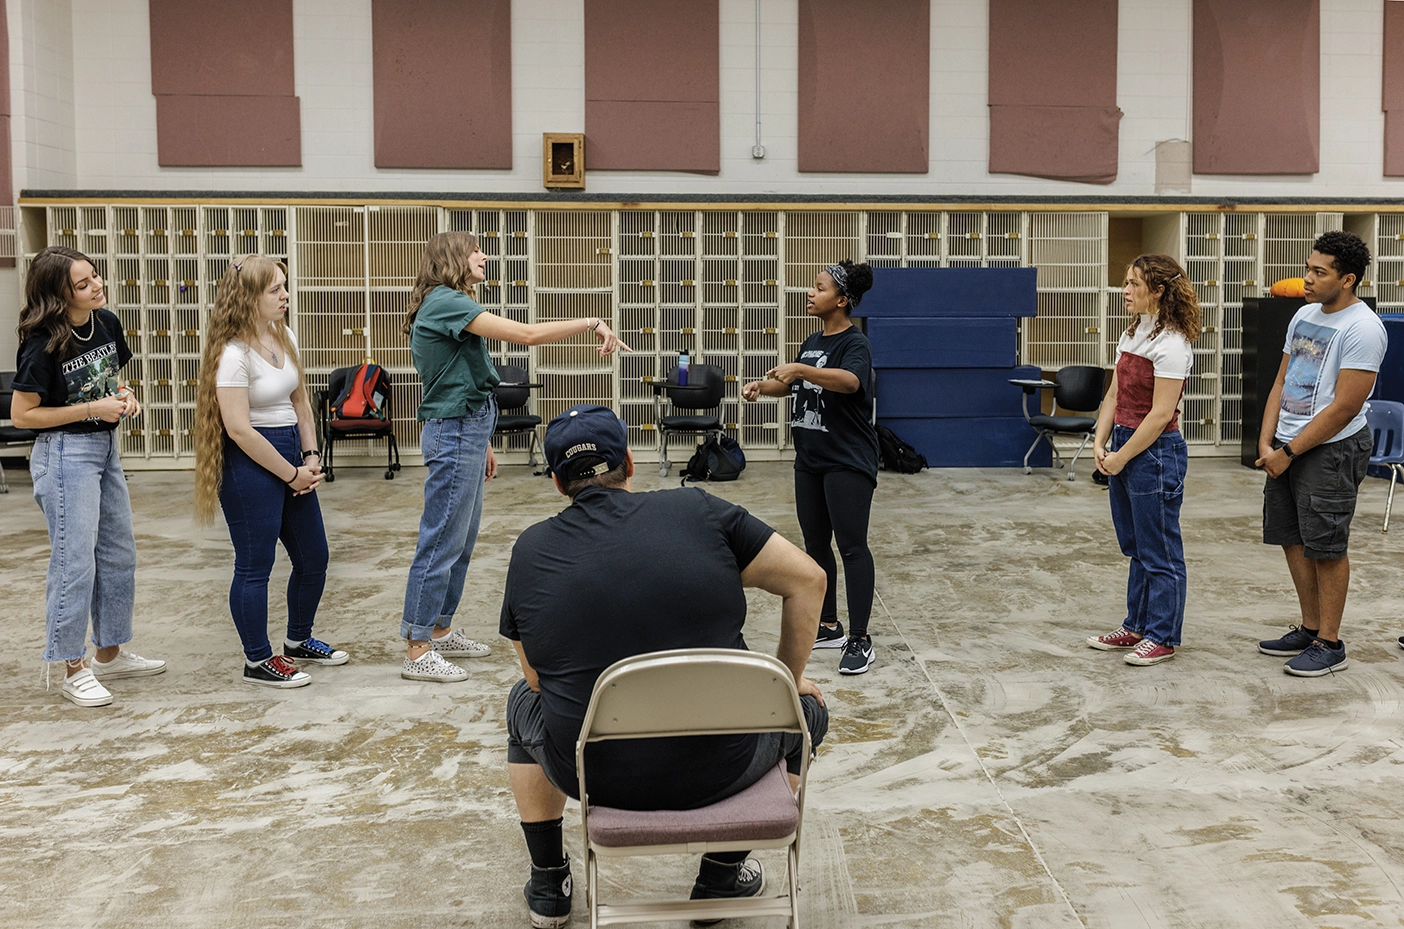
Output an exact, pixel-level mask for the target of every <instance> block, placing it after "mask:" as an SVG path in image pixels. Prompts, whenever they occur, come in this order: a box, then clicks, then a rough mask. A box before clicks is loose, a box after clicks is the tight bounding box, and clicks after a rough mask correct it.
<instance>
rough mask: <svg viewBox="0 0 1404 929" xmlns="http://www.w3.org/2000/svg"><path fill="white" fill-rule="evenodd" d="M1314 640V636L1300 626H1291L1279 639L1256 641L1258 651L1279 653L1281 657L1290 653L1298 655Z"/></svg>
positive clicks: (1285, 656)
mask: <svg viewBox="0 0 1404 929" xmlns="http://www.w3.org/2000/svg"><path fill="white" fill-rule="evenodd" d="M1314 641H1316V636H1314V635H1312V634H1311V633H1310V632H1307V631H1306V630H1305V629H1303V628H1302V627H1301V626H1293V627H1292V628H1291V629H1289V630H1287V634H1286V635H1284V636H1283V637H1282V638H1280V639H1267V640H1266V641H1263V642H1259V643H1258V651H1260V652H1262V653H1263V654H1264V655H1279V656H1281V657H1283V658H1287V657H1290V656H1292V655H1300V654H1301V653H1302V652H1304V651H1306V650H1307V649H1308V648H1310V647H1311V643H1312V642H1314Z"/></svg>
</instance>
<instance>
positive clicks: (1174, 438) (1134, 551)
mask: <svg viewBox="0 0 1404 929" xmlns="http://www.w3.org/2000/svg"><path fill="white" fill-rule="evenodd" d="M1133 432H1135V430H1134V429H1128V428H1127V427H1125V426H1116V427H1114V428H1113V430H1112V444H1113V446H1114V447H1115V448H1121V446H1123V445H1125V444H1126V442H1127V441H1128V440H1129V439H1130V438H1131V434H1132V433H1133ZM1187 464H1188V452H1187V450H1186V447H1185V440H1184V437H1183V436H1181V435H1180V433H1179V432H1178V431H1176V432H1164V433H1161V435H1160V438H1158V439H1156V440H1155V441H1154V442H1152V443H1151V446H1150V447H1149V448H1147V449H1146V450H1145V451H1143V452H1141V454H1139V455H1137V456H1136V457H1135V458H1132V459H1131V460H1130V461H1128V462H1127V463H1126V467H1124V468H1122V470H1121V473H1120V474H1116V475H1113V476H1112V479H1111V486H1110V491H1111V492H1110V494H1109V496H1110V497H1111V513H1112V525H1114V526H1115V527H1116V539H1117V541H1118V542H1120V543H1121V553H1122V554H1123V555H1126V556H1127V557H1128V558H1130V559H1131V575H1130V577H1129V578H1128V579H1127V581H1126V619H1125V620H1124V622H1123V625H1125V626H1126V628H1127V629H1130V630H1131V631H1132V632H1135V633H1137V634H1139V635H1143V636H1145V637H1146V638H1148V639H1150V640H1151V641H1152V642H1156V643H1158V644H1160V645H1170V646H1176V645H1179V644H1180V633H1181V630H1182V629H1183V628H1184V625H1185V589H1186V587H1187V585H1188V580H1187V577H1186V574H1185V545H1184V540H1183V539H1182V538H1181V537H1180V505H1181V504H1182V503H1184V499H1185V467H1186V465H1187Z"/></svg>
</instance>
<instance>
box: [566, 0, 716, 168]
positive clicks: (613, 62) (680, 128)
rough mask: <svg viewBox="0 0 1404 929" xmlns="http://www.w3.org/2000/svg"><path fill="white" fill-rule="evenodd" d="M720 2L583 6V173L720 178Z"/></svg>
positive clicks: (591, 0) (631, 0)
mask: <svg viewBox="0 0 1404 929" xmlns="http://www.w3.org/2000/svg"><path fill="white" fill-rule="evenodd" d="M720 54H721V53H720V45H719V24H718V12H717V0H585V167H586V170H587V171H595V170H601V169H603V170H635V171H696V172H700V173H705V174H715V173H717V172H718V171H720V170H721V115H720V99H721V77H720Z"/></svg>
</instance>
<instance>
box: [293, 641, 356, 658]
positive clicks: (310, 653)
mask: <svg viewBox="0 0 1404 929" xmlns="http://www.w3.org/2000/svg"><path fill="white" fill-rule="evenodd" d="M283 655H284V656H285V657H288V658H291V659H292V660H293V661H310V662H312V663H313V664H346V662H348V661H350V660H351V656H350V655H348V654H346V653H345V652H343V651H342V650H341V649H339V648H332V647H331V646H330V645H328V644H327V643H325V642H323V641H322V640H321V639H308V640H307V641H306V642H303V643H302V644H301V645H289V644H288V643H287V641H286V640H284V642H283Z"/></svg>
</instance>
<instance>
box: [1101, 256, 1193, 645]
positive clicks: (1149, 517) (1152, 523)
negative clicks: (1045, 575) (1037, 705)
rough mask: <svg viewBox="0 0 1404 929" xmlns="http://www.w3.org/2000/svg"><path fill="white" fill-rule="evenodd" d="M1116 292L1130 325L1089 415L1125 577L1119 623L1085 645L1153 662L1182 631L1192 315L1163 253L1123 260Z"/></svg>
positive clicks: (1183, 283)
mask: <svg viewBox="0 0 1404 929" xmlns="http://www.w3.org/2000/svg"><path fill="white" fill-rule="evenodd" d="M1121 295H1122V301H1123V302H1124V303H1125V304H1126V310H1127V312H1128V313H1129V314H1130V316H1131V320H1130V322H1129V323H1128V324H1127V326H1126V331H1125V332H1124V333H1122V335H1121V340H1120V341H1119V342H1118V343H1117V346H1116V372H1115V373H1114V374H1113V375H1112V382H1111V388H1110V389H1109V390H1108V391H1107V395H1106V398H1105V399H1103V400H1102V409H1101V413H1100V414H1099V415H1098V416H1097V432H1096V437H1095V441H1094V445H1093V456H1094V457H1095V459H1096V461H1097V470H1098V471H1100V472H1102V473H1103V474H1105V475H1107V476H1108V484H1109V488H1108V489H1109V496H1110V498H1111V514H1112V525H1113V526H1114V527H1115V528H1116V537H1117V541H1118V542H1120V544H1121V552H1122V554H1124V555H1126V556H1127V557H1129V558H1130V559H1131V573H1130V576H1129V577H1128V578H1127V582H1126V619H1124V620H1123V621H1122V623H1121V627H1120V628H1119V629H1117V630H1116V631H1114V632H1109V633H1107V634H1106V635H1099V636H1093V637H1091V638H1089V639H1088V640H1087V644H1089V645H1091V646H1092V647H1093V648H1098V649H1102V650H1104V651H1111V650H1114V649H1129V650H1130V654H1128V655H1127V656H1126V663H1127V664H1132V665H1152V664H1158V663H1160V662H1162V661H1165V660H1166V659H1169V658H1174V657H1175V649H1176V648H1177V647H1178V646H1179V644H1180V635H1181V632H1182V630H1183V628H1184V624H1185V589H1186V585H1187V579H1186V578H1187V575H1186V572H1185V546H1184V541H1183V539H1182V538H1181V535H1180V505H1181V504H1182V503H1183V502H1184V499H1185V467H1186V465H1187V464H1188V458H1187V449H1186V448H1185V439H1184V436H1182V435H1180V409H1179V408H1180V398H1181V397H1182V396H1184V393H1185V381H1186V380H1188V378H1189V376H1190V369H1191V368H1192V367H1193V366H1194V350H1193V349H1192V348H1191V347H1190V346H1191V345H1192V344H1193V342H1194V341H1195V340H1196V339H1198V338H1199V334H1200V331H1201V317H1200V310H1199V297H1198V296H1197V295H1196V294H1195V292H1194V286H1193V285H1191V284H1190V282H1189V277H1188V275H1186V274H1185V269H1184V268H1182V267H1180V264H1179V262H1177V261H1176V260H1175V259H1173V258H1171V257H1170V256H1169V255H1142V256H1140V257H1139V258H1137V259H1136V260H1135V261H1133V262H1131V265H1130V267H1128V268H1127V269H1126V282H1125V284H1123V285H1122V288H1121ZM1109 440H1111V443H1114V444H1113V450H1112V451H1108V450H1107V448H1108V445H1109Z"/></svg>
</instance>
